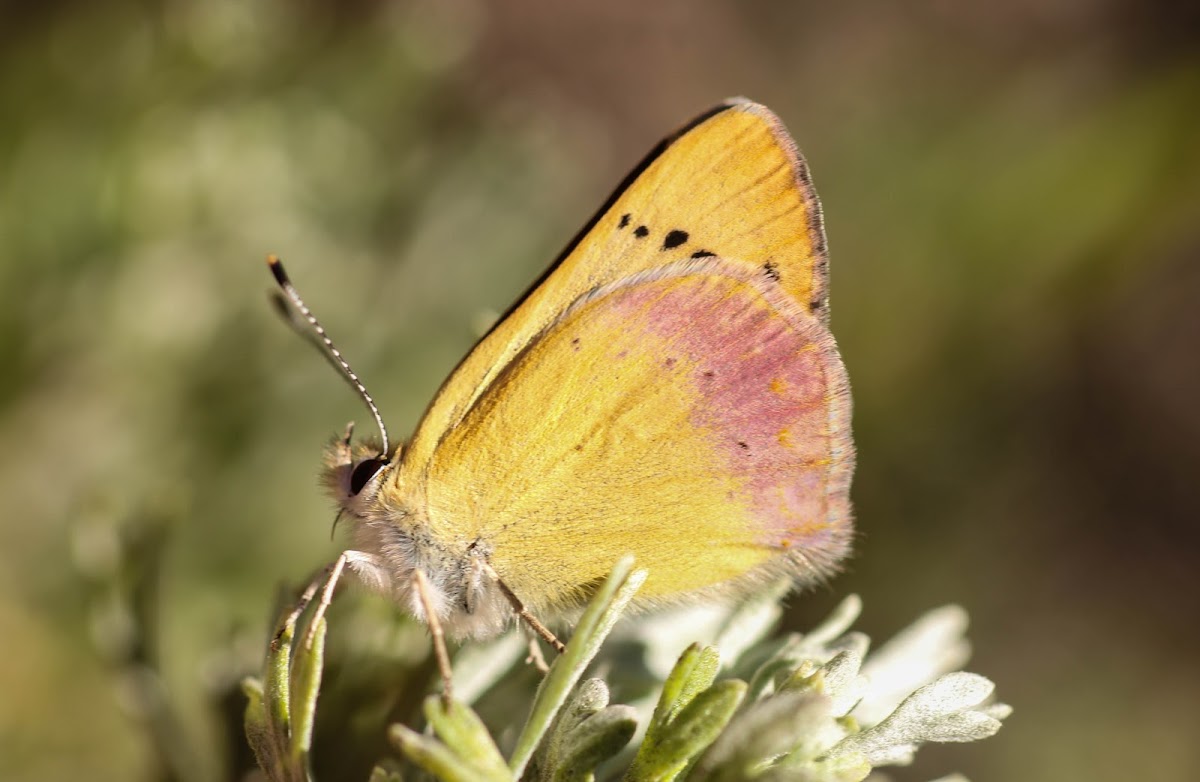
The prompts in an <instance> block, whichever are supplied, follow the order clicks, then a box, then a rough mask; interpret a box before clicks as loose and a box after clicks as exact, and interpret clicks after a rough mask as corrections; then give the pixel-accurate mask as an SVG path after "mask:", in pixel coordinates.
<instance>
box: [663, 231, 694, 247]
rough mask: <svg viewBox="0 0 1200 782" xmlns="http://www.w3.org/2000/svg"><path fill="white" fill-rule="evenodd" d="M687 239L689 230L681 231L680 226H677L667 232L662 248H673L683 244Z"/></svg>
mask: <svg viewBox="0 0 1200 782" xmlns="http://www.w3.org/2000/svg"><path fill="white" fill-rule="evenodd" d="M687 240H688V233H687V231H680V230H679V229H678V228H676V229H674V230H672V231H670V232H669V233H668V234H667V238H665V239H663V243H662V248H663V249H664V250H671V249H673V248H675V247H678V246H679V245H681V244H683V243H684V242H686V241H687Z"/></svg>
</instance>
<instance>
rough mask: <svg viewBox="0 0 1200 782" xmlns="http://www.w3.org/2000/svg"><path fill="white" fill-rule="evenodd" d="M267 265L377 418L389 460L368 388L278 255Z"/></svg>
mask: <svg viewBox="0 0 1200 782" xmlns="http://www.w3.org/2000/svg"><path fill="white" fill-rule="evenodd" d="M267 265H268V266H270V267H271V274H273V275H274V276H275V282H277V283H279V288H280V290H282V291H283V293H284V295H285V296H287V299H288V301H290V302H291V303H292V306H293V307H295V308H296V309H297V310H298V311H299V312H300V314H301V315H303V316H304V319H305V320H307V321H308V325H310V326H312V330H313V331H314V332H316V334H317V336H318V337H319V338H320V339H321V344H322V345H324V346H325V350H324V351H323V352H324V353H325V354H326V356H327V357H328V358H330V359H331V363H333V365H334V367H335V368H336V369H337V370H338V373H339V374H340V375H341V376H342V377H343V378H345V380H346V382H347V383H349V384H350V386H351V387H352V388H353V389H354V390H355V392H356V393H357V394H358V397H359V398H360V399H362V401H363V403H364V404H365V405H366V406H367V409H368V410H370V411H371V415H373V416H375V423H376V425H377V426H378V427H379V436H380V438H382V440H383V458H384V459H387V458H388V455H389V454H390V453H391V449H390V447H389V443H388V433H387V427H386V426H384V424H383V416H382V415H380V413H379V407H378V406H376V404H375V400H374V399H372V398H371V395H370V394H369V393H368V392H367V387H366V386H364V385H363V383H362V381H361V380H359V379H358V375H356V374H354V370H353V369H351V368H350V365H349V364H348V363H346V359H344V358H342V353H341V351H340V350H338V349H337V347H336V346H334V344H333V340H331V339H330V338H329V333H328V332H326V331H325V327H324V326H322V325H321V321H319V320H317V317H316V316H315V315H313V314H312V310H310V309H309V308H308V305H307V304H305V303H304V299H302V298H300V293H299V292H298V291H297V290H296V286H295V285H292V281H291V280H290V279H288V276H287V272H285V271H284V270H283V261H281V260H279V257H278V256H276V255H268V256H267Z"/></svg>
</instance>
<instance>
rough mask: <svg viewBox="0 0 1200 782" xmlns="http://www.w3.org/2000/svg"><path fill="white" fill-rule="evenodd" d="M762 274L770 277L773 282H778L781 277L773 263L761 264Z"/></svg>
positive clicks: (777, 267) (777, 266) (776, 265)
mask: <svg viewBox="0 0 1200 782" xmlns="http://www.w3.org/2000/svg"><path fill="white" fill-rule="evenodd" d="M763 274H765V275H767V276H768V277H770V278H771V279H772V280H774V281H775V282H779V281H780V280H782V279H783V277H781V276H780V274H779V265H778V264H776V263H775V261H767V262H766V263H764V264H763Z"/></svg>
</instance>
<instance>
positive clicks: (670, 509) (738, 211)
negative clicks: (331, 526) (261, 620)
mask: <svg viewBox="0 0 1200 782" xmlns="http://www.w3.org/2000/svg"><path fill="white" fill-rule="evenodd" d="M269 261H270V264H271V268H272V270H273V271H274V273H275V276H276V280H277V282H278V283H279V284H280V286H281V287H282V289H283V292H284V293H285V294H286V295H287V297H288V298H289V299H290V301H291V302H292V305H293V306H294V307H296V308H297V309H299V311H300V312H301V313H302V314H303V315H304V316H305V317H306V318H307V319H308V320H309V322H310V324H311V325H312V327H313V328H314V329H315V331H316V333H317V334H318V335H319V336H320V338H321V340H322V341H323V344H324V345H325V347H326V350H327V355H328V356H329V357H330V358H331V359H333V361H334V363H335V364H336V365H337V366H339V367H340V369H341V370H342V372H343V374H344V375H345V376H346V377H347V379H349V380H350V381H351V383H352V385H354V387H355V388H356V389H357V390H358V392H359V394H360V395H361V396H362V398H363V399H364V401H365V402H366V403H367V405H368V407H369V408H370V410H371V412H372V414H373V415H374V417H375V419H376V422H377V424H378V426H379V430H380V439H379V440H378V441H366V442H356V441H355V440H354V439H353V437H352V430H351V431H348V432H347V434H346V436H345V437H343V438H341V439H339V440H337V441H335V442H334V443H333V444H332V446H330V448H329V449H328V451H327V452H326V455H325V473H324V482H325V484H326V486H327V487H328V489H329V490H330V492H331V493H332V494H333V496H334V498H335V500H336V501H337V503H338V505H339V507H340V508H341V517H344V518H346V519H347V520H348V521H349V525H350V537H351V545H350V546H349V547H348V548H347V549H346V551H345V552H343V554H342V555H341V556H340V557H339V558H338V560H337V562H336V563H334V565H333V566H331V568H330V575H329V577H328V580H326V581H325V590H324V593H323V595H324V597H323V601H322V605H328V601H329V599H331V595H332V589H333V584H334V583H335V582H336V579H337V576H338V575H340V574H341V573H342V571H343V570H344V569H346V568H348V569H349V570H350V571H352V572H353V573H354V574H355V575H357V577H358V579H359V580H360V581H362V582H363V583H364V584H366V585H367V586H368V587H370V588H372V589H374V590H376V591H378V592H381V593H383V594H385V595H388V596H390V597H391V598H393V599H395V600H396V601H397V602H398V603H400V605H402V606H403V607H405V608H406V609H407V610H408V611H409V612H411V613H412V614H413V615H414V616H416V617H418V618H420V619H423V620H424V621H426V622H427V623H429V624H430V628H431V630H433V631H434V638H435V641H436V642H439V643H440V638H441V635H442V633H443V631H444V632H445V633H447V634H449V635H450V636H452V637H456V638H468V637H469V638H486V637H489V636H492V635H494V634H496V633H498V632H500V631H501V630H503V629H504V628H505V627H507V626H509V625H510V624H511V622H512V620H513V618H514V617H521V618H522V619H523V620H524V621H526V622H527V623H529V625H530V626H531V627H532V628H533V629H534V630H536V631H537V632H538V633H539V634H541V635H542V636H543V637H544V638H546V640H548V641H550V642H551V643H552V644H554V645H555V647H556V648H557V649H559V650H560V651H561V650H562V644H561V643H560V642H559V641H558V640H557V638H555V637H554V636H553V634H552V633H550V631H549V630H548V629H546V627H545V625H543V624H542V623H541V622H540V621H539V620H538V618H537V617H543V616H555V615H561V614H563V613H564V612H569V611H570V610H571V609H573V608H575V607H578V606H579V605H580V604H581V603H582V602H583V601H585V600H586V599H587V598H588V596H589V594H590V593H591V591H592V590H593V589H594V587H595V586H596V584H597V583H598V582H599V581H600V580H602V579H603V578H604V577H605V575H607V574H608V573H609V571H610V569H611V568H612V566H613V564H614V562H616V561H617V560H618V559H619V558H621V557H622V556H623V555H626V554H630V553H631V554H632V555H633V556H634V557H635V558H636V561H637V563H638V565H639V567H642V568H645V569H647V570H648V573H649V576H648V578H647V580H646V582H645V583H644V585H643V586H642V588H641V590H640V591H639V595H638V598H637V602H639V603H640V604H641V605H643V606H658V605H668V604H677V603H685V602H692V601H697V600H718V601H722V600H723V601H731V600H736V599H738V598H739V597H742V596H745V595H746V594H748V593H750V592H753V591H754V590H755V589H756V588H759V587H761V586H762V585H764V584H766V583H768V582H772V581H775V580H777V579H779V578H780V577H788V578H791V579H793V580H794V581H795V582H797V583H805V582H812V581H814V580H817V579H821V578H824V577H827V576H828V575H830V574H831V573H832V572H833V571H834V570H835V569H836V567H837V565H838V563H839V562H840V561H841V560H842V559H843V558H844V557H845V556H846V554H847V552H848V549H849V547H850V543H851V538H852V521H851V508H850V500H849V490H850V481H851V476H852V473H853V469H854V448H853V444H852V441H851V434H850V389H849V382H848V379H847V376H846V372H845V369H844V368H843V364H842V361H841V358H840V356H839V354H838V351H837V347H836V345H835V343H834V339H833V337H832V335H831V334H830V331H829V307H828V303H829V299H828V260H827V254H826V244H825V236H824V229H823V225H822V217H821V209H820V205H819V202H818V200H817V196H816V193H815V191H814V190H813V186H812V183H811V181H810V178H809V174H808V169H807V167H806V164H805V162H804V160H803V158H802V157H801V156H800V154H799V152H798V150H797V149H796V146H795V143H794V142H793V141H792V139H791V137H790V136H789V135H788V133H787V131H786V130H785V129H784V127H783V125H782V123H781V122H780V120H779V119H778V118H777V117H776V116H775V115H774V114H773V113H771V111H770V110H768V109H767V108H765V107H764V106H761V105H758V104H755V103H751V102H748V101H745V100H741V99H735V100H730V101H726V102H724V103H721V104H719V105H717V106H715V107H714V108H712V109H710V110H709V111H706V112H705V113H703V114H701V115H700V116H698V117H696V118H695V119H694V120H692V121H691V122H690V123H688V124H687V125H686V126H684V127H683V128H682V129H681V130H679V131H678V132H676V133H675V134H673V135H671V136H669V137H668V138H666V139H665V140H663V141H662V142H661V143H659V144H658V146H656V147H655V148H654V149H653V150H652V151H651V152H650V154H649V155H648V156H647V157H646V158H645V159H644V160H643V161H642V162H641V163H640V164H639V165H638V166H637V167H636V168H635V169H634V170H633V171H632V172H631V173H630V174H629V175H628V176H627V177H626V178H625V180H624V181H623V182H622V183H621V184H620V186H619V187H618V188H617V190H616V192H615V193H614V194H613V195H612V196H611V197H610V198H609V199H608V200H607V201H606V202H605V203H604V205H603V206H601V208H600V210H599V211H598V212H597V213H596V215H595V216H594V217H593V218H592V219H591V220H590V221H589V222H588V223H587V225H586V226H585V227H584V228H583V230H582V231H581V232H580V233H579V234H578V236H576V238H575V239H574V240H573V241H572V242H571V243H570V244H569V245H568V246H567V248H566V249H565V250H564V251H563V253H562V254H561V255H560V256H559V258H558V259H557V260H556V261H555V262H554V263H553V264H552V265H551V266H550V268H549V269H548V270H547V271H546V272H545V273H544V274H543V275H542V277H541V278H540V279H539V280H538V281H537V282H536V283H535V284H534V285H533V286H532V287H531V288H530V289H529V290H528V292H526V293H525V295H524V296H522V297H521V298H520V299H519V300H518V301H517V303H516V304H514V305H513V306H512V307H511V309H509V311H508V312H507V314H505V315H504V316H503V317H502V318H501V319H500V320H499V322H498V323H497V324H496V325H495V326H494V327H493V328H492V329H491V330H490V331H489V332H488V333H487V334H486V335H485V336H484V337H483V338H482V339H481V340H480V341H479V343H478V344H476V345H475V347H474V348H473V349H472V350H471V352H470V353H469V354H468V355H467V356H466V358H464V359H463V360H462V362H461V363H460V364H459V365H458V367H457V368H456V369H455V370H454V372H453V373H452V374H451V375H450V377H449V379H447V380H446V382H445V383H444V385H443V386H442V387H441V390H440V391H439V392H438V393H437V396H436V397H435V398H434V400H433V402H432V404H431V405H430V406H429V408H428V410H427V411H426V413H425V416H424V418H423V419H422V420H421V422H420V424H419V425H418V426H417V429H416V432H415V434H414V435H413V436H412V438H411V439H410V440H409V441H408V442H407V443H406V444H404V445H401V446H396V447H393V446H392V444H391V443H390V442H389V440H388V436H387V430H386V428H385V427H384V425H383V418H382V416H381V415H380V413H379V410H378V408H377V406H376V405H375V403H374V402H373V400H372V398H371V396H370V395H369V394H368V393H367V392H366V389H365V387H364V386H363V384H362V383H361V382H360V381H359V379H358V377H357V376H356V375H355V374H354V373H353V372H352V371H351V370H350V367H349V365H348V364H347V363H346V362H345V361H344V359H343V358H342V356H341V354H340V353H339V352H338V351H337V350H336V348H334V346H333V343H332V342H331V341H329V339H328V337H327V335H326V333H325V331H324V329H323V328H322V327H321V325H320V324H319V323H318V322H317V320H316V318H315V317H313V316H312V314H311V312H310V311H309V310H308V308H307V307H306V306H305V305H304V302H303V301H302V300H301V299H300V297H299V295H298V294H297V293H296V290H295V288H294V287H293V286H292V284H291V282H290V281H289V280H288V278H287V275H286V273H285V272H284V271H283V266H282V264H281V263H280V262H279V261H278V259H276V258H274V257H272V258H271V259H269ZM314 588H315V586H314V587H310V591H309V593H308V595H309V598H310V599H311V596H312V594H313V589H314ZM437 645H438V644H437V643H435V646H437ZM439 660H440V661H441V663H442V672H443V677H444V679H445V680H446V682H447V686H448V683H449V674H448V670H447V665H446V663H445V651H444V645H443V647H442V648H439Z"/></svg>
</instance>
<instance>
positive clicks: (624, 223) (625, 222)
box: [617, 212, 629, 228]
mask: <svg viewBox="0 0 1200 782" xmlns="http://www.w3.org/2000/svg"><path fill="white" fill-rule="evenodd" d="M628 225H629V213H628V212H626V213H625V214H623V215H621V222H619V223H617V227H618V228H625V227H626V226H628Z"/></svg>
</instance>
